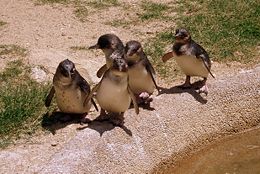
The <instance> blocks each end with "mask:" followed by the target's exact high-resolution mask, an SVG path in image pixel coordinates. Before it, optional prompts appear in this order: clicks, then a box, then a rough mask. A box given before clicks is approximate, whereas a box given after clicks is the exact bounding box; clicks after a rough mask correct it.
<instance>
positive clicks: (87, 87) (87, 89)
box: [76, 72, 90, 94]
mask: <svg viewBox="0 0 260 174" xmlns="http://www.w3.org/2000/svg"><path fill="white" fill-rule="evenodd" d="M76 73H77V74H78V79H77V85H78V86H79V87H80V89H81V91H83V92H85V93H87V94H88V93H89V92H90V85H89V84H88V82H87V81H86V80H85V79H84V78H83V77H82V76H81V75H80V74H79V73H78V72H76Z"/></svg>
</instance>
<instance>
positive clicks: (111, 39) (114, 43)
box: [89, 34, 124, 78]
mask: <svg viewBox="0 0 260 174" xmlns="http://www.w3.org/2000/svg"><path fill="white" fill-rule="evenodd" d="M89 49H101V50H102V51H103V53H104V54H105V57H106V65H103V66H102V67H101V68H100V69H99V70H98V71H97V77H99V78H100V77H101V76H102V75H103V74H104V72H105V71H106V70H107V69H109V68H110V67H111V66H112V64H113V60H112V58H111V56H113V54H121V55H123V54H124V44H123V42H122V41H121V40H120V39H119V37H117V36H116V35H115V34H104V35H102V36H100V37H99V38H98V42H97V43H96V44H95V45H93V46H91V47H89Z"/></svg>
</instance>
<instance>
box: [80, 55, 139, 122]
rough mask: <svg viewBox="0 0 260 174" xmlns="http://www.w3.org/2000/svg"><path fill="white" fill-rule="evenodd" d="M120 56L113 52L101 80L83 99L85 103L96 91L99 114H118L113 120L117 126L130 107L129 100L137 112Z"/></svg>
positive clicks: (125, 66) (124, 65)
mask: <svg viewBox="0 0 260 174" xmlns="http://www.w3.org/2000/svg"><path fill="white" fill-rule="evenodd" d="M121 56H122V55H120V54H114V56H113V64H112V66H111V67H110V68H109V69H108V70H106V72H105V74H104V75H103V76H102V78H101V81H100V82H99V83H98V84H97V85H96V86H95V87H94V88H93V89H92V91H91V93H90V95H89V96H88V98H87V99H86V100H85V103H86V104H87V103H88V102H89V101H90V99H91V97H92V96H93V94H94V93H96V100H97V102H98V104H99V106H100V107H101V113H100V116H104V115H106V111H107V112H108V113H116V114H118V117H117V118H118V120H117V121H116V122H113V124H115V125H118V126H122V124H123V114H124V112H125V111H126V110H127V109H128V108H129V107H130V104H131V100H132V101H133V104H134V108H135V112H136V114H138V113H139V108H138V105H137V103H136V99H135V96H134V93H133V92H132V91H131V89H130V88H129V84H128V73H127V70H128V69H127V63H126V61H125V59H122V57H121Z"/></svg>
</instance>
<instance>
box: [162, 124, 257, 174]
mask: <svg viewBox="0 0 260 174" xmlns="http://www.w3.org/2000/svg"><path fill="white" fill-rule="evenodd" d="M163 173H174V174H260V128H258V129H254V130H250V131H248V132H245V133H240V134H237V135H234V136H231V137H228V138H225V139H223V140H221V141H218V142H216V143H214V144H212V145H210V146H209V147H206V148H205V149H203V150H201V151H199V152H198V153H196V154H194V155H193V156H191V157H190V158H189V159H186V160H183V161H181V162H180V163H179V165H178V166H176V167H175V168H169V169H167V170H166V171H165V172H163Z"/></svg>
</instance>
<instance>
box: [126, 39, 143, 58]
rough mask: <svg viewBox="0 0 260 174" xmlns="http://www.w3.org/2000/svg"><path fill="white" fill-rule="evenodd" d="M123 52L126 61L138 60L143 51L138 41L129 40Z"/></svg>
mask: <svg viewBox="0 0 260 174" xmlns="http://www.w3.org/2000/svg"><path fill="white" fill-rule="evenodd" d="M125 52H126V57H127V61H138V60H139V59H140V55H141V53H143V48H142V45H141V43H140V42H138V41H135V40H131V41H129V42H127V43H126V46H125Z"/></svg>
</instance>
